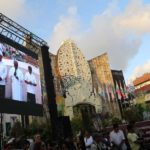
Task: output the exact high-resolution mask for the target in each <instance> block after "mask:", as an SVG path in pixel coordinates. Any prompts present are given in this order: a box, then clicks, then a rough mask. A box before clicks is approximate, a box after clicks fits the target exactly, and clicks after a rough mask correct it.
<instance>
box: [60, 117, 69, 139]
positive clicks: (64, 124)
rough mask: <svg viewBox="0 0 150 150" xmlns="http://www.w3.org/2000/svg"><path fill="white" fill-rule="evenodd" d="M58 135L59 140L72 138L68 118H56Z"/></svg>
mask: <svg viewBox="0 0 150 150" xmlns="http://www.w3.org/2000/svg"><path fill="white" fill-rule="evenodd" d="M58 126H59V133H60V137H61V138H64V139H65V138H67V137H72V129H71V124H70V119H69V116H61V117H58Z"/></svg>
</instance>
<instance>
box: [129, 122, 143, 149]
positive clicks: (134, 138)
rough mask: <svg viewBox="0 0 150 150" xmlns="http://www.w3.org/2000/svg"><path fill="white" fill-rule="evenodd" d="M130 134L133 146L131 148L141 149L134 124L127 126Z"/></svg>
mask: <svg viewBox="0 0 150 150" xmlns="http://www.w3.org/2000/svg"><path fill="white" fill-rule="evenodd" d="M127 130H128V134H127V138H128V141H129V144H130V147H131V150H132V149H133V150H139V149H140V142H142V141H140V140H139V137H138V135H137V134H136V133H135V132H134V128H133V125H130V124H129V125H128V126H127Z"/></svg>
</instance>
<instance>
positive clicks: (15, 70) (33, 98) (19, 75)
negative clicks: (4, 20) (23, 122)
mask: <svg viewBox="0 0 150 150" xmlns="http://www.w3.org/2000/svg"><path fill="white" fill-rule="evenodd" d="M0 98H6V99H13V100H17V101H27V102H30V103H38V104H42V93H41V82H40V70H39V65H38V60H36V59H34V58H32V57H31V56H28V55H27V54H25V53H23V52H21V51H19V50H17V49H15V48H13V47H11V46H9V45H7V44H5V43H1V42H0Z"/></svg>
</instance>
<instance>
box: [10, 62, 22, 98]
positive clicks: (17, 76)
mask: <svg viewBox="0 0 150 150" xmlns="http://www.w3.org/2000/svg"><path fill="white" fill-rule="evenodd" d="M9 78H10V79H11V83H12V99H13V100H19V101H22V99H23V98H22V81H23V73H22V71H21V70H20V69H19V68H18V62H17V61H16V60H15V61H14V66H13V67H12V68H11V69H10V71H9Z"/></svg>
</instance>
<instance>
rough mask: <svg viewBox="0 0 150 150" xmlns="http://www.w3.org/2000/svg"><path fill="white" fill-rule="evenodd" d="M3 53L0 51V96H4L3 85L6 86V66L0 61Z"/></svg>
mask: <svg viewBox="0 0 150 150" xmlns="http://www.w3.org/2000/svg"><path fill="white" fill-rule="evenodd" d="M2 58H3V53H2V51H0V98H4V97H5V86H6V76H7V67H6V65H5V64H4V63H3V62H2Z"/></svg>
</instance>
